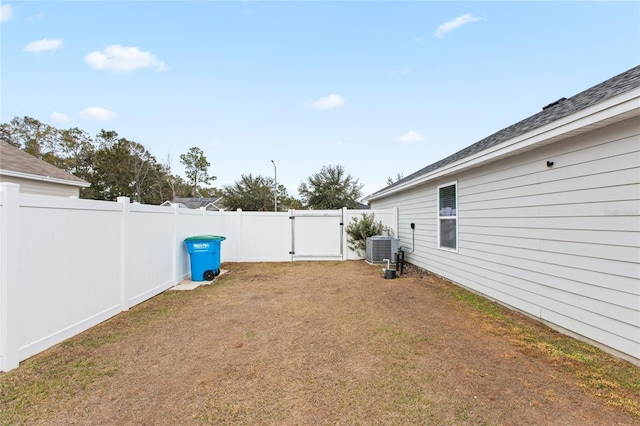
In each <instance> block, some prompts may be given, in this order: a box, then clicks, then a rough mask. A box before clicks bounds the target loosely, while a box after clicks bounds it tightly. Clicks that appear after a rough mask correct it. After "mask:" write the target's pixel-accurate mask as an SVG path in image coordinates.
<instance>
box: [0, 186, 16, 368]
mask: <svg viewBox="0 0 640 426" xmlns="http://www.w3.org/2000/svg"><path fill="white" fill-rule="evenodd" d="M0 197H1V201H0V202H1V203H2V205H1V206H0V371H9V370H11V369H14V368H17V367H18V366H19V365H20V339H19V337H20V336H19V331H20V310H19V307H20V304H19V300H18V298H19V295H20V291H19V288H20V281H19V274H18V264H19V258H20V253H19V250H18V247H17V245H18V242H19V241H20V240H19V238H20V227H19V225H20V216H19V215H20V204H19V203H20V185H16V184H15V183H2V184H0Z"/></svg>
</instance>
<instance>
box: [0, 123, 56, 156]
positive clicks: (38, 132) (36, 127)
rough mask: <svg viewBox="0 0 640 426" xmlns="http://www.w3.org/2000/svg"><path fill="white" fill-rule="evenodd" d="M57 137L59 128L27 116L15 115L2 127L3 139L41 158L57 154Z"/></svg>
mask: <svg viewBox="0 0 640 426" xmlns="http://www.w3.org/2000/svg"><path fill="white" fill-rule="evenodd" d="M57 138H58V129H56V128H55V127H53V126H50V125H48V124H44V123H42V122H40V121H38V120H36V119H35V118H31V117H27V116H25V117H23V118H18V117H14V118H13V119H12V120H11V121H10V122H9V123H8V124H6V125H5V124H3V128H2V139H3V140H5V141H6V142H8V143H10V144H11V145H13V146H18V147H21V148H22V149H23V150H24V151H25V152H28V153H29V154H31V155H33V156H35V157H38V158H40V159H43V158H44V156H45V154H47V153H49V154H50V156H51V155H55V150H56V145H57Z"/></svg>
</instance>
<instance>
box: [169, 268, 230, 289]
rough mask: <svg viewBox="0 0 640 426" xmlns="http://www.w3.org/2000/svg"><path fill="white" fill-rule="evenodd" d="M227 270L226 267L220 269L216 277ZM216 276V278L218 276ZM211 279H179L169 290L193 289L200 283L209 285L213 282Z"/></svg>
mask: <svg viewBox="0 0 640 426" xmlns="http://www.w3.org/2000/svg"><path fill="white" fill-rule="evenodd" d="M227 272H228V271H227V270H226V269H220V274H219V275H218V277H221V276H222V275H224V274H226V273H227ZM218 277H216V278H218ZM213 281H215V280H213ZM213 281H191V280H190V279H186V280H182V281H180V282H179V283H178V284H177V285H176V286H174V287H171V288H170V289H169V290H177V291H181V290H193V289H195V288H198V287H200V286H201V285H210V284H212V283H213Z"/></svg>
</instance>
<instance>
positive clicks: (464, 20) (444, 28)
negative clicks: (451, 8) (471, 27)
mask: <svg viewBox="0 0 640 426" xmlns="http://www.w3.org/2000/svg"><path fill="white" fill-rule="evenodd" d="M481 20H482V18H477V17H475V16H473V15H472V14H470V13H467V14H466V15H461V16H458V17H457V18H455V19H452V20H451V21H447V22H445V23H444V24H442V25H440V26H439V27H438V29H437V30H436V33H435V34H434V37H443V36H444V35H445V34H446V33H450V32H451V31H453V30H455V29H456V28H459V27H461V26H463V25H465V24H468V23H470V22H478V21H481Z"/></svg>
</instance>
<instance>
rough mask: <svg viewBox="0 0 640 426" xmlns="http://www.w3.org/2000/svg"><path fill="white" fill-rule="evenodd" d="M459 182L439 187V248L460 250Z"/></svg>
mask: <svg viewBox="0 0 640 426" xmlns="http://www.w3.org/2000/svg"><path fill="white" fill-rule="evenodd" d="M457 186H458V183H457V182H453V183H448V184H446V185H442V186H439V187H438V247H439V248H441V249H445V250H454V251H457V250H458V198H457Z"/></svg>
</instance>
